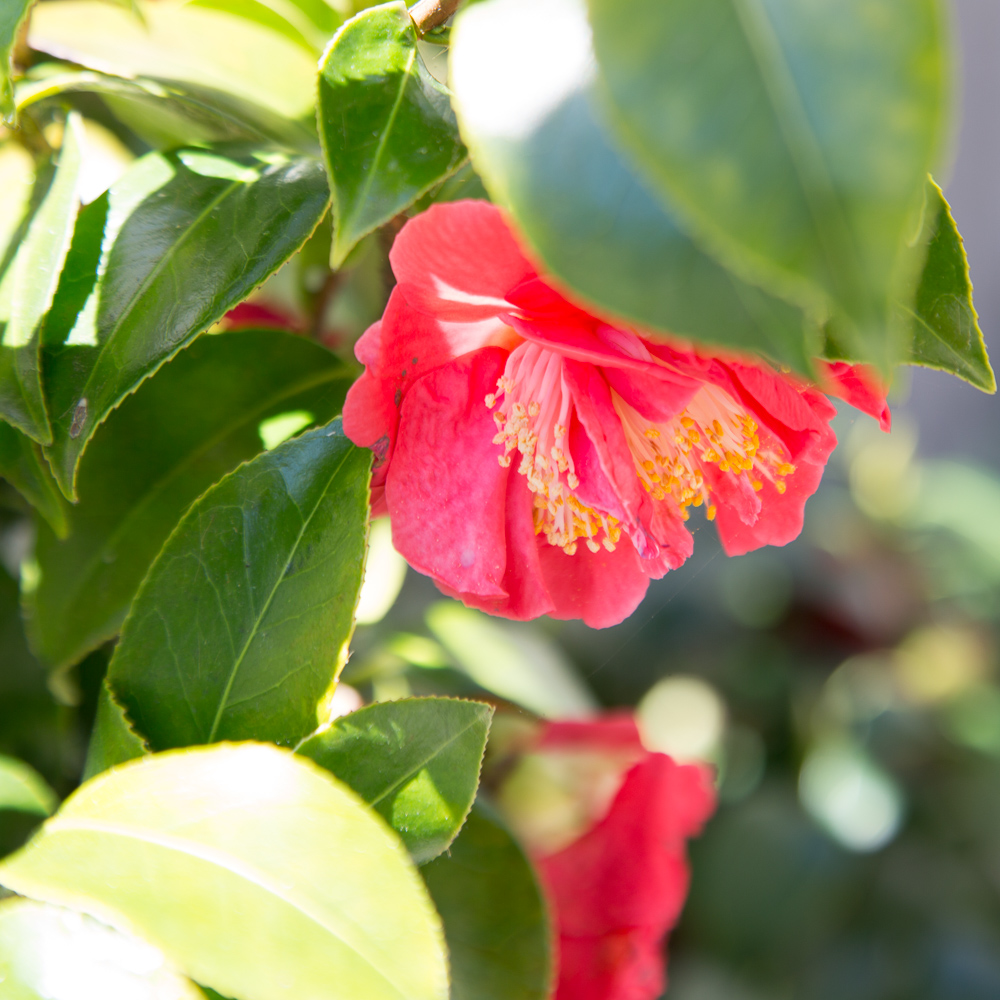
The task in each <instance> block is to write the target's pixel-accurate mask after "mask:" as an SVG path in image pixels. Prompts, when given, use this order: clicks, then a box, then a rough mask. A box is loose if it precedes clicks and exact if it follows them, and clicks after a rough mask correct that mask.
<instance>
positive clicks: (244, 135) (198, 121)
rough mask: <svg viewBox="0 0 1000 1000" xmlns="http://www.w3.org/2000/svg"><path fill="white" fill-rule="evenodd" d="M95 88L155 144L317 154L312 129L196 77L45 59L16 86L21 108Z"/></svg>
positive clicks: (60, 100) (58, 100)
mask: <svg viewBox="0 0 1000 1000" xmlns="http://www.w3.org/2000/svg"><path fill="white" fill-rule="evenodd" d="M77 94H81V95H83V94H97V95H99V96H100V97H101V99H102V100H103V101H104V102H105V103H106V104H107V105H108V106H109V107H110V108H111V110H112V111H113V112H114V113H115V116H116V117H117V118H119V119H120V120H121V121H122V122H123V123H124V124H125V125H127V126H128V127H129V128H130V129H132V131H133V132H135V133H136V135H138V136H139V137H140V138H141V139H143V140H144V141H146V142H148V143H149V144H150V145H151V146H153V147H155V148H158V149H166V148H172V147H174V146H186V145H198V144H208V143H216V142H230V141H251V142H260V141H261V140H265V141H269V142H274V143H277V144H278V145H281V146H285V147H287V148H289V149H295V150H298V151H300V152H306V153H312V154H318V153H319V143H318V141H317V138H316V135H315V133H314V132H313V131H312V130H311V129H309V128H306V127H304V125H302V124H300V123H299V122H295V121H291V120H289V119H288V118H285V117H283V116H282V115H279V114H278V113H277V112H275V111H271V110H269V109H268V108H265V107H261V106H260V105H257V104H253V103H252V102H250V101H247V100H244V99H243V98H240V97H237V96H235V95H233V94H229V93H227V92H225V91H222V90H215V89H213V88H211V87H205V86H201V85H199V84H196V83H190V82H188V83H184V84H180V83H177V82H176V81H172V80H155V79H150V78H146V77H137V78H136V79H134V80H127V79H124V78H123V77H118V76H111V75H109V74H107V73H98V72H95V71H93V70H74V69H68V68H66V67H57V68H56V69H55V70H53V68H52V65H51V64H43V65H42V66H41V67H39V68H38V70H36V71H34V72H33V73H31V74H29V76H28V78H27V79H25V80H23V81H21V82H20V83H19V84H18V86H17V106H18V109H19V110H22V111H23V110H24V109H26V108H30V107H33V106H35V105H41V104H44V103H45V102H52V103H63V102H65V101H66V100H69V101H71V102H72V100H73V99H74V96H75V95H77Z"/></svg>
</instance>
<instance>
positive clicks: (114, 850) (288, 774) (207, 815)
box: [0, 744, 448, 1000]
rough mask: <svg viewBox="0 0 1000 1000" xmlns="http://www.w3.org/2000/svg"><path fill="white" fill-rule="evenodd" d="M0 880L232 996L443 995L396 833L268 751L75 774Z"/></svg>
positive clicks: (336, 789) (308, 768)
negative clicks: (133, 936)
mask: <svg viewBox="0 0 1000 1000" xmlns="http://www.w3.org/2000/svg"><path fill="white" fill-rule="evenodd" d="M0 882H2V883H3V884H4V885H6V886H8V887H9V888H11V889H13V890H14V891H15V892H18V893H20V894H22V895H25V896H30V897H32V898H35V899H41V900H43V901H45V902H50V903H56V904H59V905H63V906H69V907H72V908H74V909H80V910H83V911H84V912H87V913H90V914H91V915H93V916H96V917H98V918H100V919H102V920H106V921H107V922H108V923H111V924H114V925H117V926H126V927H128V928H129V929H131V930H133V931H134V932H135V933H137V934H138V935H140V936H141V937H143V938H144V939H145V940H147V941H149V942H150V943H151V944H153V945H155V946H156V947H158V948H160V949H162V950H163V952H164V953H165V954H166V955H167V956H168V957H169V958H170V959H171V960H173V961H174V962H175V963H176V965H177V966H178V967H179V968H180V969H181V970H182V971H183V972H184V973H186V974H187V975H188V976H190V977H191V978H192V979H194V980H196V981H197V982H200V983H204V984H205V985H206V986H210V987H211V988H212V989H215V990H218V991H219V992H220V993H222V994H223V995H225V996H232V997H239V998H240V1000H279V998H280V1000H287V998H289V997H309V998H311V1000H359V998H364V1000H445V998H446V997H447V995H448V982H447V968H446V958H445V952H444V942H443V940H442V935H441V928H440V924H439V921H438V918H437V915H436V914H435V913H434V908H433V906H432V904H431V901H430V899H429V898H428V895H427V892H426V890H425V889H424V886H423V884H422V883H421V880H420V877H419V875H418V874H417V872H416V870H415V868H414V867H413V864H412V862H411V861H410V858H409V855H408V854H407V853H406V850H405V849H404V847H403V845H402V844H401V843H400V841H399V839H398V838H397V837H396V836H395V835H394V834H393V833H392V831H390V830H389V829H388V828H387V827H386V826H385V824H384V823H383V822H382V820H381V819H379V818H378V817H376V816H374V815H373V814H372V813H371V811H370V810H369V809H368V808H367V807H365V806H364V805H363V804H362V803H361V802H360V801H359V800H358V799H357V797H356V796H355V795H354V793H353V792H351V791H349V790H348V789H346V788H345V787H344V786H343V785H341V784H340V783H338V782H337V781H335V780H334V779H333V778H331V777H330V775H328V774H327V773H326V772H325V771H321V770H320V769H319V768H317V767H316V766H315V765H313V764H312V763H311V762H309V761H306V760H304V759H303V758H300V757H296V756H294V755H293V754H291V753H288V752H287V751H281V750H278V749H277V748H275V747H267V746H260V745H253V744H242V745H237V746H220V747H210V748H199V749H197V750H188V751H181V752H179V753H170V754H162V755H160V756H155V757H148V758H146V759H145V760H142V761H135V762H133V763H130V764H125V765H123V766H122V767H120V768H116V769H115V770H112V771H108V772H106V773H105V774H103V775H102V776H101V777H99V778H96V779H94V780H93V781H91V782H89V783H88V784H86V785H84V786H83V787H82V788H81V789H80V790H79V791H78V792H76V793H75V794H74V795H73V796H71V797H70V798H69V799H68V800H67V801H66V802H65V803H64V805H63V807H62V809H60V811H59V812H58V813H57V814H56V815H55V816H54V817H53V818H52V819H51V820H49V821H48V822H47V823H46V824H45V825H44V826H43V827H42V829H41V831H40V832H39V833H38V834H37V835H36V836H35V838H34V839H33V840H32V841H31V842H30V843H29V844H28V845H27V847H25V848H24V849H23V850H22V851H20V852H18V853H17V854H15V855H13V856H12V857H10V858H8V859H7V860H6V861H4V862H3V863H2V864H0Z"/></svg>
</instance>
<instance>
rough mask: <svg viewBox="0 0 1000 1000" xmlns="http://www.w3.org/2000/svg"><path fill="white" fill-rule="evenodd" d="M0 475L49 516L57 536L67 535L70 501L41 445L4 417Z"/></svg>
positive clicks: (33, 505) (48, 519) (0, 440)
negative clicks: (55, 476)
mask: <svg viewBox="0 0 1000 1000" xmlns="http://www.w3.org/2000/svg"><path fill="white" fill-rule="evenodd" d="M0 476H3V478H4V479H6V480H7V482H8V483H10V484H11V486H13V487H14V489H16V490H17V491H18V493H20V494H21V496H23V497H24V499H25V500H27V501H28V503H30V504H31V505H32V507H34V508H35V509H36V510H37V511H38V513H39V514H41V515H42V517H44V518H45V520H46V521H47V522H48V524H49V527H50V528H51V529H52V531H53V533H54V534H55V535H56V536H58V537H59V538H65V537H66V534H67V532H68V531H69V526H68V523H67V516H68V512H67V506H68V505H67V503H66V501H65V499H64V498H63V495H62V492H61V491H60V489H59V487H58V485H57V484H56V481H55V480H54V479H53V478H52V472H51V471H50V470H49V465H48V462H46V461H45V458H44V456H43V455H42V449H41V447H40V445H39V444H38V443H37V442H35V441H32V440H31V438H29V437H26V436H25V435H24V434H22V433H21V432H20V431H19V430H17V429H16V428H14V427H11V425H10V424H7V423H4V422H3V421H0Z"/></svg>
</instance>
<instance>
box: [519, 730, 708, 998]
mask: <svg viewBox="0 0 1000 1000" xmlns="http://www.w3.org/2000/svg"><path fill="white" fill-rule="evenodd" d="M534 752H535V753H537V754H540V755H543V756H544V755H546V754H550V755H560V754H561V755H574V754H575V755H577V756H578V755H580V754H581V753H590V754H596V755H598V756H600V755H604V756H606V757H607V758H608V759H610V760H614V759H617V760H618V761H619V762H621V763H622V764H623V766H624V776H623V777H621V778H620V784H619V786H618V788H617V792H616V793H614V795H613V797H612V799H611V802H610V805H609V806H606V811H605V812H604V814H603V815H602V816H600V817H599V818H598V819H597V820H596V822H595V823H593V825H592V826H591V827H590V828H589V829H588V830H586V832H584V833H583V834H582V835H581V836H579V837H577V838H576V839H575V840H573V841H572V842H571V843H569V844H568V845H567V846H564V847H562V848H561V849H559V850H557V851H555V852H553V853H548V854H546V853H541V852H540V851H539V850H538V845H537V844H533V843H532V841H531V837H530V834H529V835H528V836H527V837H526V838H525V839H526V841H527V847H528V850H529V852H530V853H531V854H532V855H533V858H534V861H535V864H536V867H537V868H538V870H539V872H540V875H541V878H542V882H543V885H544V887H545V891H546V895H547V896H548V899H549V904H550V908H551V910H552V913H553V916H554V922H555V924H556V933H557V935H558V985H557V988H556V993H555V998H556V1000H654V998H656V997H658V996H659V995H660V993H661V992H662V990H663V987H664V982H665V972H664V967H665V963H664V947H663V946H664V940H665V937H666V935H667V933H668V932H669V931H670V929H671V928H672V927H673V926H674V924H675V923H676V922H677V919H678V917H679V916H680V913H681V909H682V907H683V905H684V900H685V897H686V896H687V890H688V882H689V878H690V873H689V869H688V863H687V850H686V841H687V840H688V839H689V838H691V837H693V836H695V835H697V834H698V833H699V832H700V830H701V828H702V825H703V824H704V823H705V821H706V820H707V819H708V817H709V816H710V815H711V813H712V811H713V810H714V808H715V795H714V793H713V790H712V784H711V780H710V775H709V772H708V770H707V769H706V768H704V767H702V766H699V765H692V764H687V765H679V764H676V763H675V762H674V761H673V760H672V759H671V758H670V757H667V756H666V755H665V754H661V753H650V752H648V751H647V750H645V749H644V748H643V746H642V743H641V741H640V739H639V733H638V730H637V729H636V725H635V722H634V721H633V719H632V717H631V716H630V715H625V714H621V715H613V716H608V717H605V718H603V719H598V720H594V721H587V722H553V723H549V724H548V725H546V727H545V728H544V729H543V731H542V734H541V738H540V740H539V742H538V744H537V745H536V747H535V748H534Z"/></svg>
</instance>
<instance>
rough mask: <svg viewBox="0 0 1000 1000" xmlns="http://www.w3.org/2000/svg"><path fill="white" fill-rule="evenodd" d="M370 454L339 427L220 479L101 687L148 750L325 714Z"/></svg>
mask: <svg viewBox="0 0 1000 1000" xmlns="http://www.w3.org/2000/svg"><path fill="white" fill-rule="evenodd" d="M370 463H371V453H370V452H368V451H366V450H364V449H360V448H356V447H355V446H354V445H353V444H351V442H350V441H348V440H347V438H345V437H344V435H343V432H342V430H341V427H340V421H339V420H337V421H334V422H333V423H332V424H329V425H328V426H326V427H321V428H319V429H317V430H315V431H311V432H309V433H307V434H304V435H302V436H301V437H298V438H294V439H293V440H291V441H287V442H286V443H285V444H283V445H280V446H279V447H277V448H275V449H274V451H270V452H267V453H266V454H263V455H259V456H258V457H257V458H255V459H254V460H253V461H251V462H248V463H247V464H246V465H243V466H241V467H240V468H239V469H237V470H236V471H235V472H232V473H230V474H229V475H228V476H227V477H226V478H225V479H223V480H222V481H221V482H220V483H218V484H217V485H216V486H213V487H212V488H211V489H210V490H209V491H208V492H207V493H205V494H204V496H202V497H201V498H200V499H199V500H198V501H197V502H196V503H195V504H194V505H193V506H192V507H191V509H190V510H189V511H188V512H187V513H186V514H185V515H184V517H183V519H182V520H181V522H180V524H178V526H177V528H176V530H175V531H174V533H173V534H172V535H171V536H170V538H169V539H168V540H167V543H166V545H165V546H164V547H163V550H162V551H161V552H160V554H159V555H158V556H157V558H156V561H155V562H154V563H153V565H152V567H151V568H150V570H149V574H148V575H147V576H146V579H145V580H144V581H143V584H142V586H141V587H140V588H139V593H138V594H137V595H136V598H135V601H134V602H133V604H132V610H131V611H130V612H129V617H128V618H127V619H126V621H125V625H124V627H123V629H122V636H121V640H120V642H119V644H118V647H117V649H116V650H115V655H114V657H113V659H112V661H111V665H110V667H109V668H108V683H109V685H110V687H111V690H112V692H113V693H114V695H115V697H116V699H117V701H118V702H119V703H120V704H121V705H122V706H124V708H125V710H126V712H127V713H128V716H129V718H130V719H132V721H133V723H134V724H135V728H136V730H137V732H139V733H140V734H141V735H142V736H144V737H145V738H146V739H147V740H148V742H149V744H150V746H151V747H152V748H153V749H155V750H163V749H167V748H169V747H178V746H188V745H191V744H197V743H211V742H213V741H215V740H227V739H230V740H232V739H259V740H273V741H274V742H276V743H286V744H295V743H298V742H299V741H300V740H301V739H302V738H303V737H305V736H306V735H307V734H308V733H310V732H311V731H312V730H314V729H315V728H316V726H317V725H318V724H319V723H320V722H322V721H325V712H324V708H325V695H326V694H327V693H328V691H329V689H330V687H331V685H332V684H333V681H334V679H335V678H336V676H337V674H338V673H339V671H340V668H341V667H342V666H343V664H344V662H345V660H346V658H347V647H348V643H349V641H350V637H351V633H352V631H353V628H354V608H355V605H356V604H357V596H358V591H359V590H360V588H361V580H362V571H363V567H364V555H365V535H366V534H367V523H368V478H369V468H370Z"/></svg>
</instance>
